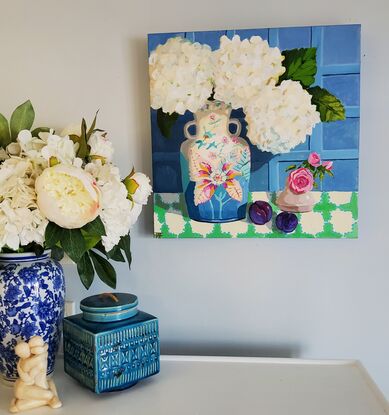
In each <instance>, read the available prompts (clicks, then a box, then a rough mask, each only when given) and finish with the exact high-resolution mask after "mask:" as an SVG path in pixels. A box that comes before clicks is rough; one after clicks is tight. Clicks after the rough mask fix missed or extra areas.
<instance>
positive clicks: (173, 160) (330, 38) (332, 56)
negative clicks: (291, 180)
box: [149, 25, 360, 193]
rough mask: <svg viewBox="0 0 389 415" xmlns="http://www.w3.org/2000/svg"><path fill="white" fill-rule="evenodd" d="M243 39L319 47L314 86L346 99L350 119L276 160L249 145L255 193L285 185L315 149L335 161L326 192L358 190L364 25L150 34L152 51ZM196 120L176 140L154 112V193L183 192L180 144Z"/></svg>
mask: <svg viewBox="0 0 389 415" xmlns="http://www.w3.org/2000/svg"><path fill="white" fill-rule="evenodd" d="M224 34H225V35H227V36H228V37H232V36H233V35H234V34H238V35H239V36H240V37H241V39H244V38H250V37H251V36H255V35H258V36H261V37H262V38H263V39H267V40H268V41H269V44H270V46H273V47H274V46H277V47H279V48H280V50H281V51H282V50H286V49H294V48H301V47H310V46H313V47H316V48H317V64H318V70H317V74H316V80H315V85H319V86H321V87H323V88H326V89H328V90H329V91H330V92H332V93H334V94H335V95H337V96H338V97H339V98H341V99H342V101H343V103H344V104H345V107H346V117H347V118H346V120H345V121H336V122H332V123H320V124H319V125H317V126H316V127H315V129H314V131H313V133H312V136H311V137H308V138H307V141H306V142H305V143H303V144H301V145H299V146H298V147H296V148H295V149H294V150H292V151H291V152H290V153H288V154H281V155H277V156H274V155H272V154H270V153H266V152H262V151H260V150H258V149H257V148H256V147H254V146H252V145H250V147H251V153H252V155H251V156H252V169H251V170H252V172H251V180H250V189H251V190H252V191H261V190H262V191H268V190H270V191H276V190H279V189H282V188H283V187H284V184H285V178H286V173H285V168H286V167H287V166H288V165H289V164H293V163H296V162H297V163H298V162H299V161H302V160H304V159H306V158H307V157H308V155H309V153H310V152H311V151H317V152H318V153H319V154H320V155H321V157H322V158H323V159H324V160H333V161H334V170H333V171H334V174H335V179H331V178H330V177H328V178H326V179H325V180H324V181H323V184H322V186H321V188H322V190H326V191H329V190H339V191H341V190H343V191H353V190H358V154H359V152H358V149H359V100H360V98H359V84H360V25H342V26H313V27H290V28H279V29H248V30H227V31H209V32H187V33H183V32H181V33H162V34H151V35H149V52H150V51H152V50H154V49H155V48H156V47H157V46H158V45H159V44H163V43H165V42H166V40H167V39H169V38H170V37H174V36H183V37H186V38H187V39H190V40H192V41H197V42H200V43H207V44H208V45H210V46H211V48H212V49H213V50H214V49H217V48H218V47H219V39H220V36H222V35H224ZM232 117H234V118H238V119H240V121H241V123H242V127H243V128H242V133H241V136H242V137H246V125H245V121H244V114H243V112H242V111H241V110H234V111H233V112H232ZM192 119H193V115H192V114H191V113H190V112H186V114H185V115H184V116H181V117H180V118H179V121H178V122H177V123H176V125H175V126H174V128H173V132H172V138H170V139H166V138H165V137H163V136H162V135H161V133H160V131H159V128H158V126H157V120H156V111H155V110H151V124H152V151H153V179H154V180H153V182H154V190H155V191H156V192H167V193H168V192H173V193H175V192H181V191H182V188H181V179H180V177H181V171H180V157H179V152H180V146H181V143H182V142H183V141H184V135H183V126H184V124H185V123H186V122H187V121H189V120H192Z"/></svg>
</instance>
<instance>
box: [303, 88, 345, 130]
mask: <svg viewBox="0 0 389 415" xmlns="http://www.w3.org/2000/svg"><path fill="white" fill-rule="evenodd" d="M307 91H308V92H309V93H310V94H311V95H312V104H314V105H316V108H317V110H318V111H319V113H320V119H321V121H323V122H329V121H339V120H344V119H346V111H345V109H344V106H343V104H342V102H341V101H340V99H339V98H337V97H336V96H335V95H332V94H331V93H330V92H328V91H327V90H326V89H324V88H320V86H314V87H312V88H308V90H307Z"/></svg>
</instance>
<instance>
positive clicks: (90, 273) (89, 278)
mask: <svg viewBox="0 0 389 415" xmlns="http://www.w3.org/2000/svg"><path fill="white" fill-rule="evenodd" d="M77 271H78V275H79V276H80V280H81V282H82V284H83V285H84V287H85V288H86V289H87V290H88V289H89V287H90V286H91V285H92V282H93V279H94V276H95V270H94V269H93V265H92V262H91V260H90V257H89V253H88V252H85V253H84V255H83V256H82V257H81V259H80V260H79V261H78V262H77Z"/></svg>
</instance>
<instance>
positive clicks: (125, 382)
mask: <svg viewBox="0 0 389 415" xmlns="http://www.w3.org/2000/svg"><path fill="white" fill-rule="evenodd" d="M137 305H138V300H137V298H136V296H134V295H131V294H124V293H115V294H114V295H95V296H92V297H88V298H86V299H85V300H83V301H82V302H81V310H82V311H83V313H82V314H77V315H75V316H71V317H66V318H65V319H64V360H65V372H66V373H68V374H69V375H70V376H72V377H73V378H75V379H77V380H78V381H80V382H81V383H82V384H83V385H85V386H86V387H88V388H89V389H91V390H92V391H94V392H96V393H101V392H108V391H114V390H121V389H125V388H128V387H130V386H132V385H134V384H135V383H137V382H138V381H139V380H141V379H144V378H146V377H149V376H152V375H155V374H157V373H158V372H159V367H160V363H159V355H160V348H159V335H158V320H157V318H156V317H154V316H152V315H151V314H147V313H145V312H143V311H138V309H137Z"/></svg>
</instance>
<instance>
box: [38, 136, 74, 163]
mask: <svg viewBox="0 0 389 415" xmlns="http://www.w3.org/2000/svg"><path fill="white" fill-rule="evenodd" d="M77 149H78V144H77V143H74V142H73V141H72V140H71V139H70V138H69V137H68V136H65V137H60V136H59V135H55V134H52V133H50V134H48V136H47V139H46V145H45V146H44V147H43V148H42V149H41V155H42V157H43V158H44V159H45V160H46V161H47V162H48V164H49V165H50V160H51V159H52V158H53V159H55V160H56V161H57V162H59V163H64V164H77V165H79V164H80V163H79V162H78V161H77V160H76V152H77ZM81 163H82V162H81Z"/></svg>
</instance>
